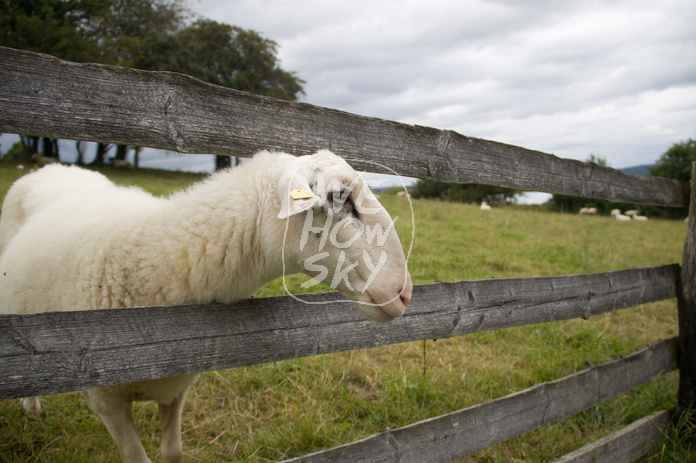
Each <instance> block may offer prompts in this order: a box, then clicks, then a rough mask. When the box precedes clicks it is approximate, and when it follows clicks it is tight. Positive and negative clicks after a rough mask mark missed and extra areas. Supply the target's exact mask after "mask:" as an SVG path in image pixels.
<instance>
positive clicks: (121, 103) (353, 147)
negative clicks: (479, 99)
mask: <svg viewBox="0 0 696 463" xmlns="http://www.w3.org/2000/svg"><path fill="white" fill-rule="evenodd" d="M0 62H1V63H2V66H0V82H2V85H1V86H0V132H9V133H22V134H28V135H36V136H43V137H53V138H64V139H75V140H87V141H103V142H111V143H120V144H126V145H138V146H149V147H154V148H162V149H168V150H172V151H179V152H182V153H210V154H226V155H234V156H250V155H252V154H253V153H254V152H256V151H258V150H261V149H277V150H282V151H286V152H289V153H292V154H309V153H312V152H314V151H316V150H318V149H321V148H329V149H331V150H333V151H334V152H336V154H339V155H341V156H343V157H345V158H347V159H349V161H350V162H351V164H352V165H353V167H355V168H356V169H361V170H367V171H370V172H378V173H387V174H391V173H393V172H394V171H396V172H398V173H399V174H400V175H403V176H406V177H418V178H425V179H432V180H437V181H444V182H457V183H482V184H488V185H498V186H503V187H509V188H515V189H520V190H527V191H545V192H548V193H558V194H565V195H574V196H581V197H584V198H597V199H606V200H609V201H615V202H630V203H640V204H657V205H665V206H677V207H683V206H686V204H688V184H685V183H683V182H678V181H673V180H668V179H662V178H648V177H638V176H634V175H627V174H624V173H622V172H619V171H617V170H614V169H611V168H608V167H604V166H599V165H597V164H592V163H585V162H579V161H574V160H570V159H562V158H558V157H556V156H553V155H550V154H545V153H541V152H539V151H532V150H528V149H524V148H520V147H517V146H511V145H506V144H503V143H497V142H493V141H488V140H482V139H478V138H472V137H467V136H464V135H460V134H458V133H456V132H452V131H443V130H438V129H433V128H427V127H420V126H413V125H407V124H401V123H397V122H392V121H385V120H381V119H376V118H369V117H363V116H357V115H354V114H348V113H345V112H341V111H337V110H333V109H326V108H321V107H317V106H312V105H309V104H304V103H293V102H288V101H283V100H276V99H273V98H267V97H262V96H258V95H252V94H248V93H244V92H238V91H235V90H231V89H227V88H223V87H218V86H214V85H210V84H206V83H203V82H201V81H199V80H196V79H194V78H192V77H188V76H185V75H182V74H174V73H163V72H147V71H139V70H135V69H127V68H120V67H114V66H104V65H97V64H75V63H70V62H67V61H62V60H60V59H57V58H54V57H51V56H47V55H41V54H37V53H31V52H25V51H18V50H13V49H9V48H2V47H0Z"/></svg>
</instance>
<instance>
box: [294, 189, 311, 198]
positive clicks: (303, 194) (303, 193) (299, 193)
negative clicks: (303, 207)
mask: <svg viewBox="0 0 696 463" xmlns="http://www.w3.org/2000/svg"><path fill="white" fill-rule="evenodd" d="M290 197H291V198H292V199H309V198H312V197H314V193H312V191H311V190H303V189H302V188H298V189H296V190H292V191H291V192H290Z"/></svg>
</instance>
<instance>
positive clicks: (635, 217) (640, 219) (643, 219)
mask: <svg viewBox="0 0 696 463" xmlns="http://www.w3.org/2000/svg"><path fill="white" fill-rule="evenodd" d="M631 219H633V220H637V221H638V222H647V221H648V218H647V217H646V216H644V215H638V214H634V215H632V216H631Z"/></svg>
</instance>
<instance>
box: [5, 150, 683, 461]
mask: <svg viewBox="0 0 696 463" xmlns="http://www.w3.org/2000/svg"><path fill="white" fill-rule="evenodd" d="M105 172H106V173H107V174H108V175H114V176H116V175H117V176H118V178H117V181H118V182H119V183H123V184H136V185H141V186H145V187H147V188H148V189H149V190H150V191H153V192H155V193H157V194H167V193H168V192H169V191H172V190H177V189H181V188H183V187H185V186H186V184H187V183H188V182H191V181H192V180H195V179H196V178H198V177H197V176H195V175H189V174H181V173H164V172H157V171H147V172H143V173H141V172H139V171H138V172H123V171H105ZM20 174H21V173H19V171H15V170H14V168H13V166H11V165H8V164H3V163H0V193H2V194H4V191H6V188H7V183H8V182H10V181H11V180H12V179H14V178H16V177H18V176H19V175H20ZM3 188H4V189H5V190H3ZM382 202H383V204H384V205H385V207H386V208H387V210H389V211H390V213H391V214H392V216H398V217H399V219H398V220H397V222H396V225H397V229H398V231H399V234H400V236H401V238H402V240H403V243H404V245H405V246H408V245H409V242H410V235H411V224H410V217H411V211H410V208H409V205H408V202H407V200H406V199H404V198H396V197H392V196H383V197H382ZM413 206H414V214H415V242H414V244H413V252H412V255H411V259H410V270H411V274H412V276H413V279H414V282H415V283H416V284H423V283H431V282H435V281H455V280H462V279H484V278H491V277H496V278H508V277H529V276H534V275H539V276H545V275H560V274H574V273H588V272H602V271H609V270H618V269H623V268H630V267H638V266H646V265H661V264H669V263H674V262H677V263H678V262H680V261H681V253H682V246H683V240H684V233H685V225H684V224H683V223H682V222H677V221H665V220H659V219H652V220H651V221H650V222H647V223H638V222H636V223H619V222H616V221H613V220H611V219H609V218H606V217H579V216H574V215H562V214H551V213H546V212H540V211H536V210H534V208H524V207H519V208H518V207H515V208H502V209H494V210H493V211H491V212H490V213H487V214H486V213H483V212H482V211H480V210H479V209H478V208H477V207H474V206H469V205H461V204H453V203H444V202H437V201H425V200H419V201H414V204H413ZM302 281H304V280H303V278H301V277H294V276H293V277H291V278H289V286H290V287H291V288H292V290H293V291H295V290H299V289H300V288H299V284H300V283H301V282H302ZM283 292H284V289H283V286H282V283H281V281H279V280H277V281H274V282H272V283H270V284H269V285H268V286H266V287H265V288H263V289H261V290H260V291H259V292H258V295H276V294H283ZM676 334H677V311H676V302H675V301H664V302H660V303H656V304H646V305H643V306H640V307H637V308H632V309H627V310H621V311H618V312H616V313H612V314H605V315H601V316H597V317H593V318H591V319H589V320H570V321H565V322H558V323H553V324H544V325H533V326H525V327H518V328H511V329H505V330H498V331H493V332H484V333H478V334H475V335H467V336H462V337H457V338H453V339H444V340H438V341H427V342H414V343H405V344H399V345H393V346H385V347H379V348H374V349H369V350H358V351H353V352H346V353H341V354H333V355H325V356H319V357H311V358H304V359H297V360H292V361H286V362H277V363H271V364H265V365H258V366H253V367H247V368H238V369H233V370H227V371H220V372H210V373H206V374H203V375H202V376H201V378H200V379H199V381H198V383H197V384H196V386H194V388H193V389H192V391H191V393H190V395H189V400H188V401H187V404H186V408H185V411H184V417H183V430H184V432H183V440H184V452H185V456H186V458H187V459H188V460H190V461H255V462H265V461H274V460H280V459H284V458H290V457H293V456H297V455H301V454H305V453H309V452H312V451H316V450H319V449H322V448H327V447H333V446H335V445H339V444H343V443H347V442H351V441H354V440H357V439H360V438H364V437H366V436H369V435H371V434H374V433H377V432H380V431H382V430H384V429H386V428H392V429H393V428H397V427H399V426H404V425H406V424H409V423H413V422H416V421H420V420H423V419H426V418H429V417H433V416H437V415H441V414H444V413H448V412H451V411H454V410H458V409H461V408H464V407H468V406H471V405H475V404H477V403H480V402H483V401H486V400H490V399H493V398H496V397H501V396H504V395H507V394H510V393H512V392H516V391H519V390H522V389H525V388H527V387H530V386H532V385H534V384H536V383H539V382H542V381H549V380H553V379H556V378H559V377H562V376H565V375H568V374H571V373H573V372H575V371H578V370H580V369H583V368H585V366H586V365H587V364H588V363H589V364H599V363H602V362H606V361H610V360H613V359H615V358H617V357H619V356H621V355H626V354H629V353H631V352H633V351H635V350H636V349H638V348H641V347H643V346H645V345H646V344H647V343H650V342H654V341H656V340H658V339H662V338H665V337H668V336H674V335H676ZM677 378H678V376H677V374H676V373H671V374H669V375H666V376H665V377H663V378H661V379H659V380H657V381H654V382H652V383H650V384H648V385H645V386H643V387H641V388H638V389H637V390H635V391H633V392H631V393H629V394H625V395H623V396H621V397H618V398H616V399H614V400H611V401H609V402H608V403H606V404H602V405H599V406H597V407H594V408H592V409H591V410H588V411H586V412H583V413H580V414H578V415H576V416H573V417H571V418H568V419H565V420H563V421H561V422H559V423H557V424H555V425H551V426H547V427H545V428H543V429H541V430H539V431H535V432H531V433H527V434H525V435H523V436H521V437H519V438H516V439H513V440H512V441H510V442H508V443H505V444H500V445H498V446H495V447H492V448H490V449H488V450H486V451H483V452H480V453H479V454H476V455H474V456H472V457H469V458H466V459H464V460H463V461H466V462H503V461H504V462H518V461H520V462H521V461H524V462H543V461H550V460H552V459H553V458H556V457H558V456H561V455H563V454H565V453H567V452H569V451H571V450H574V449H576V448H578V447H580V446H582V445H584V444H586V443H589V442H591V441H592V440H595V439H597V438H599V437H601V436H604V435H607V434H609V433H611V432H613V431H615V430H616V429H618V428H620V427H622V426H625V425H626V424H628V423H630V422H631V421H634V420H636V419H638V418H640V417H642V416H644V415H647V414H649V413H651V412H653V411H656V410H661V409H668V408H671V407H674V405H675V400H676V390H677V381H678V379H677ZM43 405H44V410H45V413H44V415H43V416H42V417H41V418H40V419H39V418H36V417H33V416H28V415H26V414H24V413H23V412H22V411H21V409H20V407H19V404H18V403H17V401H5V402H0V436H1V437H0V461H3V462H5V461H8V462H10V461H17V462H19V461H46V462H48V461H58V462H60V461H66V462H67V461H70V462H73V461H74V462H80V461H85V462H86V461H95V460H98V461H119V458H120V457H119V454H118V452H117V450H116V448H115V445H114V444H113V442H112V441H111V439H110V438H109V436H108V434H107V431H106V429H105V428H104V427H103V426H102V425H101V423H100V421H99V419H98V418H97V417H96V416H95V415H93V414H92V413H91V412H90V411H89V410H88V408H87V407H86V405H85V404H84V401H83V399H82V398H81V396H80V395H79V394H76V393H72V394H62V395H57V396H51V397H46V398H44V400H43ZM134 409H135V415H136V422H137V425H138V429H139V432H140V433H141V436H142V437H143V442H144V445H145V446H146V449H147V451H148V453H149V454H150V455H151V456H152V457H154V458H155V459H157V458H159V443H160V432H159V423H158V417H157V408H156V406H155V405H154V404H152V403H138V404H136V406H135V407H134ZM670 442H676V444H675V445H670V446H669V447H660V448H656V449H655V451H654V453H653V454H652V455H651V456H650V457H649V459H647V460H646V461H672V460H669V459H664V455H667V456H669V455H682V456H683V455H686V457H684V458H690V456H689V455H690V454H689V452H688V447H687V446H685V444H683V443H680V442H678V441H677V440H676V439H674V438H673V439H672V440H668V441H667V444H666V445H668V444H669V443H670ZM679 452H681V453H679ZM661 455H663V457H661ZM660 458H662V459H660ZM673 461H689V460H688V459H683V460H676V459H675V460H673Z"/></svg>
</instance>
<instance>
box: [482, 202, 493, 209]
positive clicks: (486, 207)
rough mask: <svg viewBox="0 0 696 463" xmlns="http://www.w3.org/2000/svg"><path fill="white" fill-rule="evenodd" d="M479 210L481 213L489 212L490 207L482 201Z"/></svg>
mask: <svg viewBox="0 0 696 463" xmlns="http://www.w3.org/2000/svg"><path fill="white" fill-rule="evenodd" d="M481 210H482V211H490V210H491V206H490V205H489V204H488V203H487V202H486V201H484V202H482V203H481Z"/></svg>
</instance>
